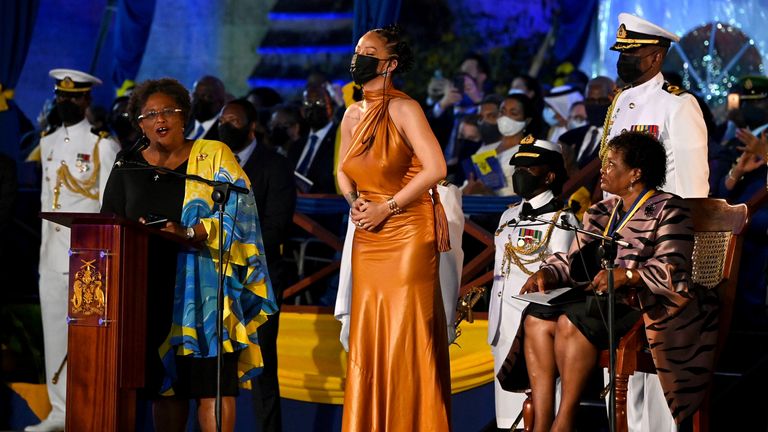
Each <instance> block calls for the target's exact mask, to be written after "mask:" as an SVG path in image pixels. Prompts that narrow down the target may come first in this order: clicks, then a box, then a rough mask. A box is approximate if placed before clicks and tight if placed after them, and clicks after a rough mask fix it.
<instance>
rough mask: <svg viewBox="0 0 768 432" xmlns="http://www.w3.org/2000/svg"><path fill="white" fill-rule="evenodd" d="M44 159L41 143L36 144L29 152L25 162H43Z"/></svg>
mask: <svg viewBox="0 0 768 432" xmlns="http://www.w3.org/2000/svg"><path fill="white" fill-rule="evenodd" d="M41 161H42V152H41V150H40V144H38V145H37V146H35V148H34V149H32V151H31V152H30V153H29V156H27V158H26V159H25V160H24V162H41Z"/></svg>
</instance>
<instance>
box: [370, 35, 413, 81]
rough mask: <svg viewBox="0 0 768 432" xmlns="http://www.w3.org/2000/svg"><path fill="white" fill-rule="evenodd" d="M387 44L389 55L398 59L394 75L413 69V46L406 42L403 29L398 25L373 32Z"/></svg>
mask: <svg viewBox="0 0 768 432" xmlns="http://www.w3.org/2000/svg"><path fill="white" fill-rule="evenodd" d="M371 32H373V33H376V34H377V35H378V36H379V37H380V38H382V39H384V41H385V42H386V48H387V51H388V52H389V54H390V55H391V56H392V57H394V58H396V59H397V68H396V69H395V70H394V71H393V73H398V72H399V73H404V72H407V71H408V70H410V69H411V67H412V66H413V63H414V58H413V52H412V51H411V46H410V45H409V44H408V42H407V41H406V40H405V34H404V33H403V30H402V28H401V27H400V26H399V25H397V24H390V25H388V26H385V27H382V28H377V29H373V30H371Z"/></svg>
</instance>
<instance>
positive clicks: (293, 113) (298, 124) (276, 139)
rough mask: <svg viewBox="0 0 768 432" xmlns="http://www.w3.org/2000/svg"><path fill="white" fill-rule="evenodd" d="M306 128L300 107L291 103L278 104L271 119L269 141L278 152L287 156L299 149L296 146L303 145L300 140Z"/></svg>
mask: <svg viewBox="0 0 768 432" xmlns="http://www.w3.org/2000/svg"><path fill="white" fill-rule="evenodd" d="M305 128H306V127H305V125H304V121H303V119H302V118H301V113H300V112H299V107H297V106H295V105H291V104H281V105H277V106H276V107H275V110H274V112H273V113H272V118H271V119H270V120H269V135H268V137H267V138H268V143H269V145H270V147H272V148H273V149H275V151H276V152H278V153H280V154H281V155H283V156H287V155H288V153H289V152H291V151H293V152H296V151H297V150H294V147H299V146H301V145H302V143H300V141H301V140H302V136H303V135H304V134H305V133H306V132H305V130H304V129H305ZM298 151H300V150H298Z"/></svg>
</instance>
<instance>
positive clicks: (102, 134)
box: [91, 129, 109, 139]
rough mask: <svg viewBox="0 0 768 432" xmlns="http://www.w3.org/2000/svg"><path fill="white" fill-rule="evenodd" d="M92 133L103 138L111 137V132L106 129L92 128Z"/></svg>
mask: <svg viewBox="0 0 768 432" xmlns="http://www.w3.org/2000/svg"><path fill="white" fill-rule="evenodd" d="M91 133H92V134H94V135H96V136H98V137H99V138H101V139H106V138H109V132H107V131H105V130H97V129H91Z"/></svg>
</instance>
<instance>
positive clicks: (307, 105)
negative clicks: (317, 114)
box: [302, 100, 326, 108]
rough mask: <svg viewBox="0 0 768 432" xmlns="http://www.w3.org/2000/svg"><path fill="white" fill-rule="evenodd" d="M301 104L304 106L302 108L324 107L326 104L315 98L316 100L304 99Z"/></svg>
mask: <svg viewBox="0 0 768 432" xmlns="http://www.w3.org/2000/svg"><path fill="white" fill-rule="evenodd" d="M302 105H303V106H304V108H312V107H324V106H325V105H326V104H325V102H324V101H321V100H316V101H310V100H305V101H304V102H302Z"/></svg>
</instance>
